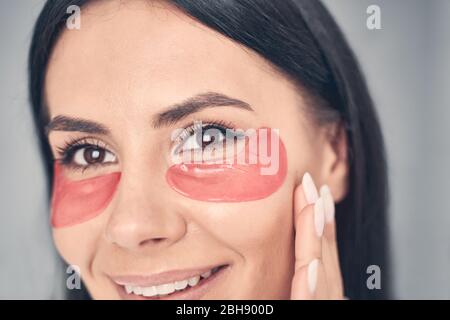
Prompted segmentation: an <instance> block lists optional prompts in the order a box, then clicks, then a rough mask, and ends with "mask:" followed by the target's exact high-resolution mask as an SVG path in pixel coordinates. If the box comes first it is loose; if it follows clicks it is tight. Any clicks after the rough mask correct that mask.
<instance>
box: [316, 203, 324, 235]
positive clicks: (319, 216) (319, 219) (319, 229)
mask: <svg viewBox="0 0 450 320" xmlns="http://www.w3.org/2000/svg"><path fill="white" fill-rule="evenodd" d="M314 225H315V227H316V233H317V236H318V237H319V238H320V237H321V236H322V234H323V228H324V227H325V212H324V206H323V199H322V198H319V199H317V201H316V203H315V204H314Z"/></svg>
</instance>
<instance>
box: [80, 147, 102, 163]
mask: <svg viewBox="0 0 450 320" xmlns="http://www.w3.org/2000/svg"><path fill="white" fill-rule="evenodd" d="M83 156H84V160H85V161H86V162H87V163H88V164H94V163H98V162H102V161H103V159H105V150H102V149H98V148H86V149H84V152H83Z"/></svg>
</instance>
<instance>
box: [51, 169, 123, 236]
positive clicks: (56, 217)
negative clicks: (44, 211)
mask: <svg viewBox="0 0 450 320" xmlns="http://www.w3.org/2000/svg"><path fill="white" fill-rule="evenodd" d="M119 180H120V172H114V173H109V174H106V175H102V176H99V177H94V178H90V179H85V180H80V181H72V180H69V179H68V178H67V177H65V175H64V170H63V168H62V167H61V165H59V164H58V163H55V166H54V185H53V195H52V209H51V210H52V214H51V223H52V226H53V227H54V228H61V227H69V226H73V225H76V224H79V223H82V222H85V221H87V220H90V219H92V218H94V217H96V216H97V215H98V214H100V213H101V212H102V211H103V210H104V209H105V208H106V207H107V206H108V204H109V202H110V201H111V199H112V197H113V195H114V191H115V190H116V187H117V184H118V183H119Z"/></svg>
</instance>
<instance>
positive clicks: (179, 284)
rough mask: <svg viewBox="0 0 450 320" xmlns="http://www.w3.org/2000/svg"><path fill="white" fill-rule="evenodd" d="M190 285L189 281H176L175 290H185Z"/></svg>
mask: <svg viewBox="0 0 450 320" xmlns="http://www.w3.org/2000/svg"><path fill="white" fill-rule="evenodd" d="M187 285H188V281H187V280H183V281H176V282H175V290H183V289H184V288H186V287H187Z"/></svg>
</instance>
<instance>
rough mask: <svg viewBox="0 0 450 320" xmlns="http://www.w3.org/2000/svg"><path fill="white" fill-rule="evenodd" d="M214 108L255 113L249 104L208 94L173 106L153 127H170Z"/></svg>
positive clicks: (163, 113)
mask: <svg viewBox="0 0 450 320" xmlns="http://www.w3.org/2000/svg"><path fill="white" fill-rule="evenodd" d="M213 107H235V108H238V109H243V110H247V111H254V110H253V109H252V107H250V105H249V104H248V103H247V102H244V101H241V100H239V99H235V98H230V97H228V96H226V95H224V94H221V93H217V92H206V93H202V94H198V95H196V96H193V97H191V98H189V99H186V100H184V101H183V102H181V103H178V104H175V105H172V106H171V107H169V108H168V110H166V111H163V112H161V113H159V114H157V115H156V116H155V117H154V119H153V127H154V128H160V127H162V126H169V125H172V124H174V123H176V122H178V121H180V120H181V119H184V118H186V117H187V116H189V115H190V114H193V113H196V112H199V111H201V110H203V109H205V108H213Z"/></svg>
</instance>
